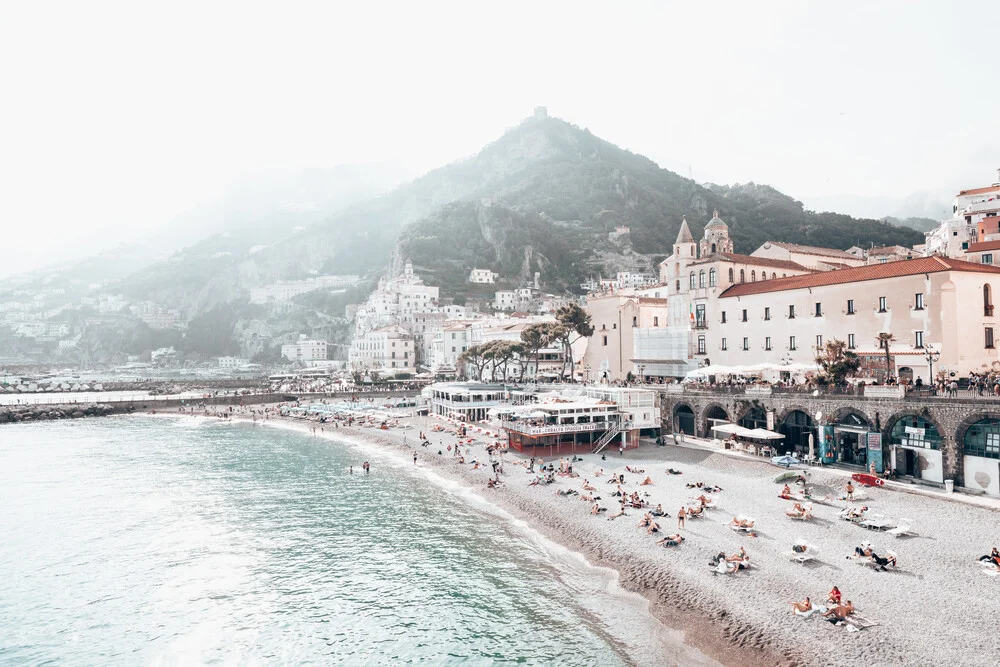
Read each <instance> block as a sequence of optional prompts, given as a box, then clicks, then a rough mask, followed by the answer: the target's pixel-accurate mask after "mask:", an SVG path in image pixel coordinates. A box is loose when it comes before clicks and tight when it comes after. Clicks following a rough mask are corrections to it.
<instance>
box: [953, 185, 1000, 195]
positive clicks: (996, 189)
mask: <svg viewBox="0 0 1000 667" xmlns="http://www.w3.org/2000/svg"><path fill="white" fill-rule="evenodd" d="M988 192H1000V185H990V186H987V187H985V188H972V189H971V190H960V191H959V193H958V196H959V197H961V196H963V195H984V194H986V193H988Z"/></svg>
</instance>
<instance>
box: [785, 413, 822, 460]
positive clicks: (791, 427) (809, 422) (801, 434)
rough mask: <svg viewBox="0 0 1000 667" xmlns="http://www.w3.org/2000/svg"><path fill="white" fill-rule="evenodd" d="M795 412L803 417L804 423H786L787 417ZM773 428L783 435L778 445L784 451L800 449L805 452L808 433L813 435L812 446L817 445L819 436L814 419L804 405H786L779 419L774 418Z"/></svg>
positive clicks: (815, 446) (816, 446)
mask: <svg viewBox="0 0 1000 667" xmlns="http://www.w3.org/2000/svg"><path fill="white" fill-rule="evenodd" d="M796 414H800V415H802V416H804V417H805V423H804V424H796V423H788V419H789V418H790V417H793V416H794V415H796ZM774 426H775V430H776V431H778V432H779V433H781V434H782V435H784V436H785V439H784V440H781V441H780V442H779V443H778V446H779V447H780V448H781V450H782V451H784V452H795V451H801V452H806V451H807V448H808V442H809V434H810V433H812V435H813V446H814V448H818V447H819V438H818V435H817V433H816V419H815V418H814V416H813V414H812V413H811V412H809V410H808V409H807V408H804V407H794V406H792V407H787V408H785V410H784V411H783V412H782V413H781V417H780V419H777V420H775V424H774Z"/></svg>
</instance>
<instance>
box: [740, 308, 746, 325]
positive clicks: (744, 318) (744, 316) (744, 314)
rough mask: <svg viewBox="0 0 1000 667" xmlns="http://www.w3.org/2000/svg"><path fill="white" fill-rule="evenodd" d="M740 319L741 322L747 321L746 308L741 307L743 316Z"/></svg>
mask: <svg viewBox="0 0 1000 667" xmlns="http://www.w3.org/2000/svg"><path fill="white" fill-rule="evenodd" d="M740 321H741V322H746V321H747V309H746V308H744V309H743V317H742V319H741V320H740Z"/></svg>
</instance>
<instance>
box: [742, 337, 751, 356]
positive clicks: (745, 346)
mask: <svg viewBox="0 0 1000 667" xmlns="http://www.w3.org/2000/svg"><path fill="white" fill-rule="evenodd" d="M749 349H750V339H749V338H747V337H746V336H744V337H743V351H744V352H746V351H747V350H749Z"/></svg>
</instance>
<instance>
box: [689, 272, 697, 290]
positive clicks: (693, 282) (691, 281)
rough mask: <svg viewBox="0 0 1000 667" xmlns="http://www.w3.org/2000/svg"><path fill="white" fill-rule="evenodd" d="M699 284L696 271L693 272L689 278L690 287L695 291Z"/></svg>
mask: <svg viewBox="0 0 1000 667" xmlns="http://www.w3.org/2000/svg"><path fill="white" fill-rule="evenodd" d="M697 284H698V283H696V282H695V277H694V271H692V272H691V276H690V277H689V278H688V287H689V288H690V289H694V288H695V286H696V285H697Z"/></svg>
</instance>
